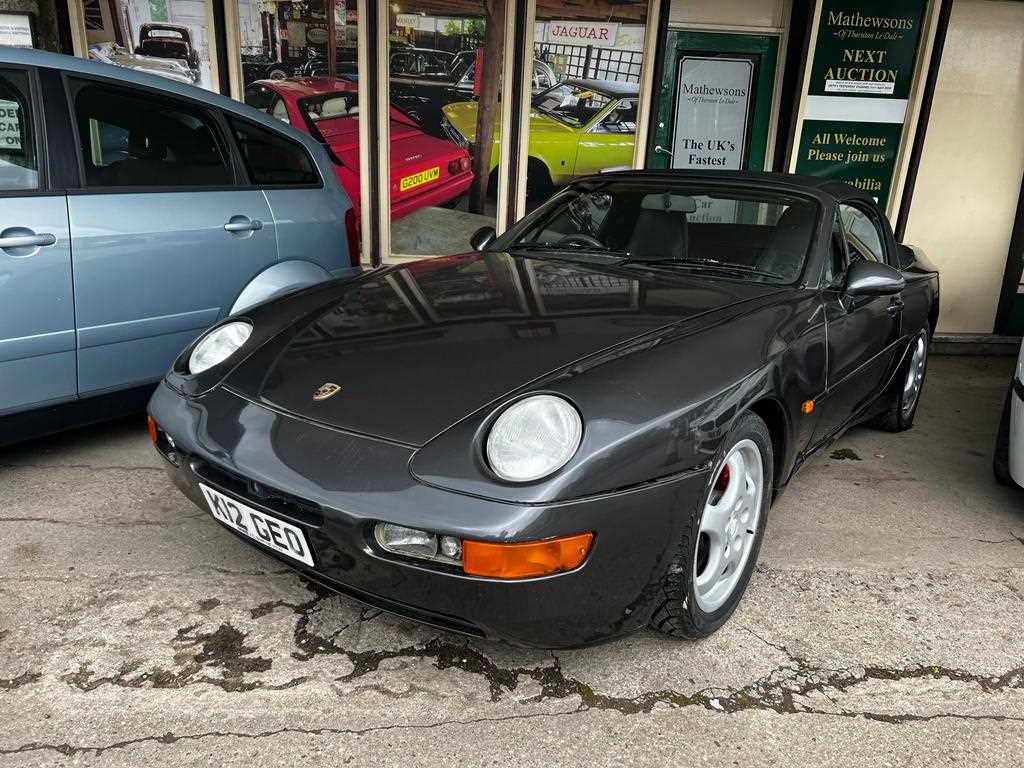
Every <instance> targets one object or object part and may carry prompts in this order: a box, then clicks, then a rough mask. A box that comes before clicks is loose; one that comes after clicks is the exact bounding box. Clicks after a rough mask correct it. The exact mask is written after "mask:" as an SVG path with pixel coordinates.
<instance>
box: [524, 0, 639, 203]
mask: <svg viewBox="0 0 1024 768" xmlns="http://www.w3.org/2000/svg"><path fill="white" fill-rule="evenodd" d="M647 6H648V4H647V2H646V0H594V2H592V3H590V4H588V5H587V6H586V7H581V8H576V7H572V8H571V10H570V8H569V7H559V6H554V5H540V4H538V7H537V18H536V24H535V25H534V37H533V57H534V65H533V70H532V73H531V80H530V83H529V85H530V87H531V88H532V89H533V99H532V107H533V113H532V114H531V116H530V127H529V131H530V139H529V144H528V147H529V151H528V159H527V163H528V166H527V170H526V209H527V210H532V209H533V208H534V207H536V205H537V204H539V203H540V202H543V201H544V200H546V199H547V198H548V197H550V196H551V194H552V193H553V192H555V191H556V190H558V189H560V188H562V187H564V186H565V185H566V184H568V183H569V182H570V181H572V180H573V179H575V178H579V177H580V176H586V175H588V174H592V173H602V172H605V171H609V170H618V169H624V168H631V167H633V164H634V157H635V154H636V131H637V107H638V104H639V94H640V80H641V75H642V74H643V66H644V58H645V56H644V37H645V34H646V29H647V26H646V24H647V10H648V9H647ZM538 68H542V69H543V70H544V71H546V72H548V73H549V75H548V76H547V79H550V80H553V81H554V83H555V84H554V85H552V86H551V87H549V88H547V89H544V88H543V87H539V86H541V85H542V82H543V80H544V79H545V78H538V76H537V74H536V71H537V69H538ZM552 130H554V131H558V133H559V135H560V136H561V137H562V140H561V141H559V142H556V143H550V142H543V141H541V140H539V137H540V136H543V135H544V134H545V133H549V132H550V131H552ZM535 137H536V138H535Z"/></svg>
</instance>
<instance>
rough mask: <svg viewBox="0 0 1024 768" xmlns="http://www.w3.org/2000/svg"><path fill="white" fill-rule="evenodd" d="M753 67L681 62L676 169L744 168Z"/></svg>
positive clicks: (722, 61)
mask: <svg viewBox="0 0 1024 768" xmlns="http://www.w3.org/2000/svg"><path fill="white" fill-rule="evenodd" d="M753 75H754V66H753V62H751V61H750V59H744V58H723V57H718V56H683V57H682V58H681V59H680V60H679V77H678V78H677V83H678V85H677V88H678V93H677V94H676V115H675V124H674V126H673V132H672V167H673V168H704V169H712V170H731V171H735V170H739V169H741V168H742V167H743V162H744V152H745V150H746V146H747V126H748V123H749V118H750V102H751V90H752V86H753V82H752V80H753Z"/></svg>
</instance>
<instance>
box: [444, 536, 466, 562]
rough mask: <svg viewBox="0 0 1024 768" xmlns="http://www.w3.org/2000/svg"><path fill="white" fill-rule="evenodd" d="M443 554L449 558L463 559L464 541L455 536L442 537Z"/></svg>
mask: <svg viewBox="0 0 1024 768" xmlns="http://www.w3.org/2000/svg"><path fill="white" fill-rule="evenodd" d="M441 554H442V555H444V556H445V557H447V558H448V559H449V560H461V559H462V542H461V541H459V540H458V539H456V538H455V537H454V536H442V537H441Z"/></svg>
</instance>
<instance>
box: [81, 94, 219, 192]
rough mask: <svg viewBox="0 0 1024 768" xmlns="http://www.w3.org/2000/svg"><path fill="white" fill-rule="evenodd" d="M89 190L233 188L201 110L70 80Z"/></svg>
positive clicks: (144, 95)
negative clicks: (101, 188) (112, 188)
mask: <svg viewBox="0 0 1024 768" xmlns="http://www.w3.org/2000/svg"><path fill="white" fill-rule="evenodd" d="M70 83H71V97H72V101H73V103H74V109H75V121H76V124H77V127H78V139H79V144H80V146H81V157H82V165H83V169H84V171H85V184H86V186H87V187H209V186H226V185H230V184H232V183H233V175H232V173H231V169H230V166H229V163H228V162H227V158H226V156H225V153H224V152H223V151H222V149H221V146H220V144H219V142H218V141H217V137H216V133H215V130H214V127H213V125H212V123H211V121H210V119H209V117H208V116H207V115H206V114H204V113H203V112H202V111H201V110H198V109H194V108H191V107H189V106H186V105H185V104H183V103H181V102H177V101H173V100H169V99H165V98H155V97H153V96H151V95H149V94H148V93H144V92H141V91H136V90H134V89H131V88H119V87H116V86H108V85H98V84H96V83H92V82H90V81H87V80H76V79H72V80H71V81H70Z"/></svg>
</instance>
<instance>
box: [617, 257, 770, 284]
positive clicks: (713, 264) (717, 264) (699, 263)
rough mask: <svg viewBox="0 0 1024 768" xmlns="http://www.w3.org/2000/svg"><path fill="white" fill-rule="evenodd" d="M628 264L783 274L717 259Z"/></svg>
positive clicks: (635, 262)
mask: <svg viewBox="0 0 1024 768" xmlns="http://www.w3.org/2000/svg"><path fill="white" fill-rule="evenodd" d="M625 263H628V264H643V265H644V266H645V267H651V268H653V269H709V268H710V269H716V270H719V271H721V272H739V273H741V274H744V275H756V276H758V277H772V278H775V279H777V280H781V279H782V278H783V275H780V274H778V273H776V272H767V271H765V270H763V269H757V268H756V267H749V266H747V265H746V264H730V263H728V262H724V261H718V260H717V259H667V258H653V259H629V260H628V261H627V262H625Z"/></svg>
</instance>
